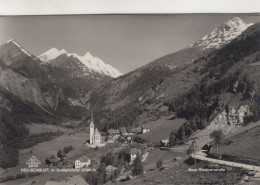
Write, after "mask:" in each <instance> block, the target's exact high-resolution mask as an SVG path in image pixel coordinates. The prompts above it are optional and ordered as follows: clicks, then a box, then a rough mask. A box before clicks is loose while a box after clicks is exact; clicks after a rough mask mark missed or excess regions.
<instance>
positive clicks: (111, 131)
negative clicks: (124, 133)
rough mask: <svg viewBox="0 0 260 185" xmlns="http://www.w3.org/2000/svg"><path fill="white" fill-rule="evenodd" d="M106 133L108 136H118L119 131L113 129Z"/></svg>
mask: <svg viewBox="0 0 260 185" xmlns="http://www.w3.org/2000/svg"><path fill="white" fill-rule="evenodd" d="M108 133H109V134H120V131H119V130H115V129H109V130H108Z"/></svg>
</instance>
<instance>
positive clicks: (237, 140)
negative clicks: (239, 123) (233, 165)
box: [213, 122, 260, 165]
mask: <svg viewBox="0 0 260 185" xmlns="http://www.w3.org/2000/svg"><path fill="white" fill-rule="evenodd" d="M259 141H260V122H257V123H254V124H251V125H249V126H247V127H243V128H241V129H239V130H237V131H236V132H234V133H233V134H230V135H227V136H225V137H224V139H223V144H222V145H220V147H219V150H218V152H217V150H216V148H214V149H213V153H218V154H220V155H227V156H232V157H233V158H234V159H235V160H237V161H238V162H239V161H240V160H241V162H243V161H246V162H251V163H252V164H258V165H260V145H259Z"/></svg>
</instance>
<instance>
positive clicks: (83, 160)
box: [79, 156, 90, 162]
mask: <svg viewBox="0 0 260 185" xmlns="http://www.w3.org/2000/svg"><path fill="white" fill-rule="evenodd" d="M79 160H80V161H81V162H88V161H89V160H90V158H89V157H87V156H82V157H80V158H79Z"/></svg>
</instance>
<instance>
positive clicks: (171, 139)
mask: <svg viewBox="0 0 260 185" xmlns="http://www.w3.org/2000/svg"><path fill="white" fill-rule="evenodd" d="M175 143H176V132H175V131H173V130H172V131H171V133H170V136H169V145H170V146H173V145H174V144H175Z"/></svg>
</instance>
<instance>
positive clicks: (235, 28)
mask: <svg viewBox="0 0 260 185" xmlns="http://www.w3.org/2000/svg"><path fill="white" fill-rule="evenodd" d="M251 25H252V24H247V23H245V22H244V21H243V20H242V19H241V18H239V17H234V18H232V19H230V20H228V21H227V22H225V23H223V24H222V25H220V26H219V27H218V28H216V29H214V30H213V31H212V32H210V33H209V34H208V35H205V36H204V37H203V38H202V39H201V40H199V41H197V42H195V43H194V44H192V45H191V47H195V46H201V47H203V49H208V48H219V47H221V46H222V45H225V44H227V43H229V42H230V41H232V40H233V39H235V38H236V37H237V36H238V35H240V34H241V33H242V32H243V31H245V30H246V29H247V28H248V27H249V26H251Z"/></svg>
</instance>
